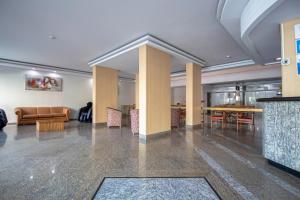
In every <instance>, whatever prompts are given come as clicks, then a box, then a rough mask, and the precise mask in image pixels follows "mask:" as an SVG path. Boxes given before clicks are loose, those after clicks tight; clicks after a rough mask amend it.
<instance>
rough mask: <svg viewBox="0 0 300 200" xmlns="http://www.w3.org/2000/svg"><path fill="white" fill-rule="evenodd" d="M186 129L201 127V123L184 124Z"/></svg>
mask: <svg viewBox="0 0 300 200" xmlns="http://www.w3.org/2000/svg"><path fill="white" fill-rule="evenodd" d="M185 127H186V128H187V129H199V128H202V127H203V124H195V125H185Z"/></svg>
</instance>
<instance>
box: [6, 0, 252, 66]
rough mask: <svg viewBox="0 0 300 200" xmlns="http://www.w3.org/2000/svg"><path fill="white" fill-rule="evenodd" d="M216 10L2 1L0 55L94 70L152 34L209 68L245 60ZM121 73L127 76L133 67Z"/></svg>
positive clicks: (175, 2) (161, 4) (210, 2)
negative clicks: (92, 64) (104, 58)
mask: <svg viewBox="0 0 300 200" xmlns="http://www.w3.org/2000/svg"><path fill="white" fill-rule="evenodd" d="M217 4H218V0H185V1H182V0H151V1H148V0H128V1H120V0H89V1H85V0H72V1H71V0H70V1H68V0H67V1H61V0H51V1H40V0H27V1H18V0H2V1H1V2H0V27H1V29H0V44H1V46H0V55H1V58H5V59H14V60H21V61H27V62H34V63H40V64H48V65H54V66H60V67H65V68H74V69H79V70H90V69H89V68H88V67H87V63H88V61H90V60H92V59H94V58H96V57H98V56H100V55H102V54H104V53H106V52H108V51H110V50H112V49H114V48H117V47H119V46H121V45H123V44H124V43H126V42H128V41H131V40H134V39H136V38H138V37H140V36H142V35H145V34H147V33H150V34H152V35H154V36H156V37H158V38H160V39H162V40H164V41H166V42H169V43H171V44H173V45H175V46H177V47H179V48H181V49H183V50H185V51H187V52H189V53H191V54H193V55H195V56H197V57H200V58H202V59H204V60H206V61H207V64H208V65H216V64H222V63H228V62H233V61H239V60H244V59H247V58H248V56H247V55H245V54H244V53H243V51H242V50H241V48H240V47H239V46H238V44H237V43H236V42H235V41H234V40H233V39H232V38H231V37H230V35H229V34H227V33H226V32H225V30H224V29H223V28H222V26H221V25H220V24H219V23H218V22H217V21H216V17H215V15H216V9H217ZM49 35H55V36H56V37H57V39H56V40H50V39H49V38H48V36H49ZM226 55H231V56H232V58H229V59H228V58H226ZM130 62H131V61H129V62H128V64H130ZM133 62H134V61H133ZM123 67H124V70H125V71H126V69H127V67H128V68H130V67H132V66H127V63H126V64H125V63H124V66H123ZM175 67H178V66H175Z"/></svg>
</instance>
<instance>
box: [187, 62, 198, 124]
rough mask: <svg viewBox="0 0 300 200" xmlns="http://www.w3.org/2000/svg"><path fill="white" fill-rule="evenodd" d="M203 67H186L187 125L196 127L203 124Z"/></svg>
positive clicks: (194, 65) (191, 65) (189, 65)
mask: <svg viewBox="0 0 300 200" xmlns="http://www.w3.org/2000/svg"><path fill="white" fill-rule="evenodd" d="M201 89H202V86H201V67H200V66H199V65H196V64H194V63H188V64H187V65H186V125H187V126H196V125H199V124H201V122H202V111H201V100H202V96H201V95H202V91H201Z"/></svg>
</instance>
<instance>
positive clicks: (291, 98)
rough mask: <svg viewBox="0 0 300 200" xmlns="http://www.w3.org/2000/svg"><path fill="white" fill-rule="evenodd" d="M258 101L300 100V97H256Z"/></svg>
mask: <svg viewBox="0 0 300 200" xmlns="http://www.w3.org/2000/svg"><path fill="white" fill-rule="evenodd" d="M256 101H257V102H268V101H300V97H272V98H261V99H256Z"/></svg>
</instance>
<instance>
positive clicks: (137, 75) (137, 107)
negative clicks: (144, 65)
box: [135, 74, 139, 109]
mask: <svg viewBox="0 0 300 200" xmlns="http://www.w3.org/2000/svg"><path fill="white" fill-rule="evenodd" d="M135 109H139V74H136V75H135Z"/></svg>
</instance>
